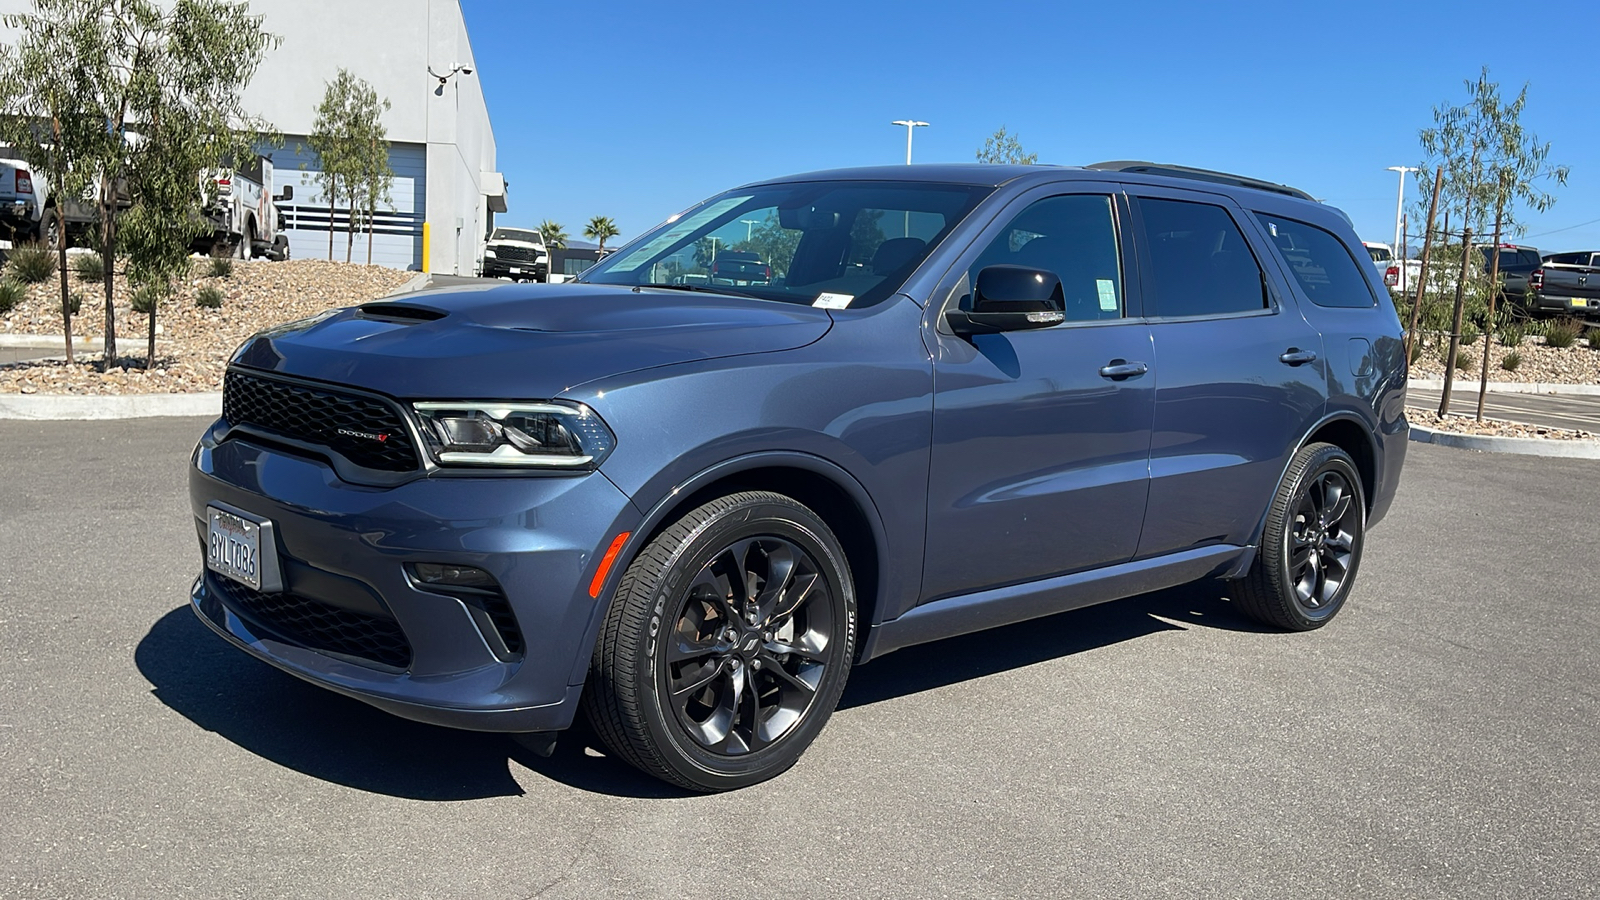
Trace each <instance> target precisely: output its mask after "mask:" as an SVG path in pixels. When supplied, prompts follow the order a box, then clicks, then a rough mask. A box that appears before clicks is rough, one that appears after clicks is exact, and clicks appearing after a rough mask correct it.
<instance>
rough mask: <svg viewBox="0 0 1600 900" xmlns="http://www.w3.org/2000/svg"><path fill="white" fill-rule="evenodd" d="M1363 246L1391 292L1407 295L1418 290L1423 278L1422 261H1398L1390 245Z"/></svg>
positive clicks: (1370, 244) (1363, 242)
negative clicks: (1420, 280)
mask: <svg viewBox="0 0 1600 900" xmlns="http://www.w3.org/2000/svg"><path fill="white" fill-rule="evenodd" d="M1361 246H1363V247H1365V248H1366V250H1367V255H1368V256H1370V257H1371V258H1372V265H1373V268H1375V269H1377V270H1378V277H1380V278H1382V279H1383V283H1384V285H1385V286H1386V287H1388V288H1389V290H1391V291H1396V292H1398V293H1407V292H1409V291H1411V290H1414V289H1415V288H1416V286H1417V279H1418V278H1421V277H1422V260H1420V259H1398V258H1396V257H1395V255H1394V250H1393V248H1391V247H1390V246H1389V245H1388V244H1380V243H1377V242H1375V241H1362V243H1361Z"/></svg>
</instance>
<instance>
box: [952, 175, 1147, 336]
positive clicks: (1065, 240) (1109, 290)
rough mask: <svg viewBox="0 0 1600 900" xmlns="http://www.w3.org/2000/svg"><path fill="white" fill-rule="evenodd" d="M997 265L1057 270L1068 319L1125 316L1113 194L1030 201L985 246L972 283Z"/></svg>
mask: <svg viewBox="0 0 1600 900" xmlns="http://www.w3.org/2000/svg"><path fill="white" fill-rule="evenodd" d="M993 265H1013V266H1028V267H1030V268H1034V269H1044V270H1046V271H1049V272H1053V273H1055V275H1056V277H1057V278H1060V279H1061V293H1062V295H1063V297H1064V298H1065V300H1066V310H1065V311H1066V321H1068V322H1094V321H1099V320H1101V319H1120V318H1122V315H1123V296H1122V259H1121V254H1120V253H1119V251H1118V246H1117V220H1116V216H1115V215H1114V213H1113V206H1112V203H1111V198H1110V197H1109V196H1106V195H1104V194H1071V195H1067V196H1062V197H1048V198H1046V199H1044V200H1040V201H1038V202H1037V203H1034V204H1032V205H1030V206H1029V207H1028V208H1027V209H1024V210H1023V211H1022V212H1020V213H1018V214H1017V216H1016V218H1014V219H1012V220H1011V221H1010V222H1009V223H1008V224H1007V225H1006V227H1005V229H1004V230H1003V231H1001V232H1000V234H999V235H998V236H997V237H995V239H994V240H993V241H991V242H990V243H989V246H988V247H986V248H984V251H983V253H982V254H980V255H979V256H978V259H977V260H976V261H975V262H974V263H973V264H972V267H971V268H970V269H969V270H968V277H969V280H968V283H969V284H973V285H975V284H977V283H978V272H979V271H981V270H982V269H983V268H984V267H985V266H993Z"/></svg>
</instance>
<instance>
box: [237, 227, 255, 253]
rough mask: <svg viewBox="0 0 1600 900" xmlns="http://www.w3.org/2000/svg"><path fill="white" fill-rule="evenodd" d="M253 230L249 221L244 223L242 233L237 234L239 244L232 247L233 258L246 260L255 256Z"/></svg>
mask: <svg viewBox="0 0 1600 900" xmlns="http://www.w3.org/2000/svg"><path fill="white" fill-rule="evenodd" d="M254 232H255V229H253V228H251V227H250V223H249V222H246V223H244V233H243V234H241V235H239V246H238V247H236V248H234V258H235V259H239V260H248V259H250V258H251V257H253V256H255V240H256V236H255V233H254Z"/></svg>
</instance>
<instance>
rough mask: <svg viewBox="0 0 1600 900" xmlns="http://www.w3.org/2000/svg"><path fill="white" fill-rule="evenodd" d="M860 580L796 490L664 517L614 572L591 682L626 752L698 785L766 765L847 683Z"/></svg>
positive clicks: (615, 743)
mask: <svg viewBox="0 0 1600 900" xmlns="http://www.w3.org/2000/svg"><path fill="white" fill-rule="evenodd" d="M855 611H856V605H855V593H854V586H853V583H852V581H851V576H850V568H849V564H848V562H847V560H846V557H845V553H844V549H843V548H842V547H841V545H840V544H839V541H838V539H837V538H836V537H835V536H834V534H833V532H832V530H830V529H829V528H828V525H827V523H825V522H824V521H823V520H822V519H821V518H820V517H818V516H817V515H816V514H815V513H813V512H812V511H811V510H809V509H807V508H806V507H805V506H803V505H801V504H800V503H798V502H796V501H795V500H793V499H791V498H789V497H785V496H782V495H780V494H772V493H766V492H755V491H752V492H745V493H739V494H733V495H730V496H727V497H722V498H720V499H717V500H714V501H712V502H710V503H707V504H705V505H703V506H701V507H699V508H697V509H695V510H693V511H692V512H690V513H688V514H687V515H685V516H683V517H682V518H681V519H679V520H678V521H676V522H675V523H673V524H672V525H671V526H669V527H668V528H666V529H665V530H663V531H662V532H661V533H660V534H659V535H658V536H656V537H655V538H654V539H653V540H652V541H650V543H649V544H648V545H646V546H645V547H644V548H643V549H642V550H641V551H640V552H639V554H638V556H637V557H635V558H634V560H633V562H632V563H631V564H630V565H629V566H628V568H627V570H626V571H625V572H624V573H623V575H622V578H621V580H620V581H619V582H618V585H617V590H616V596H615V597H614V598H613V600H612V601H611V606H610V609H609V610H608V612H607V616H606V620H605V622H604V623H603V625H602V626H601V632H600V637H599V639H598V641H597V642H596V646H595V653H594V657H593V661H592V663H591V666H590V674H589V682H588V684H587V686H586V688H585V691H584V708H585V710H586V712H587V714H588V717H589V719H590V721H591V722H592V723H593V724H594V727H595V731H596V732H597V733H598V734H599V735H600V737H601V739H602V740H603V741H604V742H605V744H606V745H607V746H608V747H610V748H611V750H612V751H613V752H614V753H616V755H618V756H619V757H621V758H622V759H624V760H626V761H627V762H629V763H631V764H632V765H634V766H636V767H638V768H639V769H642V770H643V771H645V772H648V773H650V774H652V775H655V776H656V777H658V778H662V779H664V780H666V781H668V782H671V783H673V784H676V785H679V786H681V787H684V788H688V789H690V790H697V791H719V790H730V789H733V788H739V787H744V786H746V785H750V784H754V783H756V782H759V781H764V780H766V779H768V778H771V777H773V776H775V775H777V774H779V773H781V772H783V771H784V770H786V769H788V768H789V767H790V766H792V765H794V763H795V761H796V760H798V759H799V758H800V755H801V754H802V753H803V752H804V751H805V749H806V747H807V746H809V745H810V744H811V742H812V741H813V740H814V739H815V738H816V736H817V734H818V733H819V732H820V731H821V730H822V727H823V726H824V725H825V724H826V723H827V720H828V717H829V716H830V715H831V714H832V712H833V708H834V706H835V705H837V703H838V701H839V695H840V694H841V693H843V691H844V685H845V681H846V679H847V677H848V675H849V668H850V663H851V661H852V659H853V654H854V642H855Z"/></svg>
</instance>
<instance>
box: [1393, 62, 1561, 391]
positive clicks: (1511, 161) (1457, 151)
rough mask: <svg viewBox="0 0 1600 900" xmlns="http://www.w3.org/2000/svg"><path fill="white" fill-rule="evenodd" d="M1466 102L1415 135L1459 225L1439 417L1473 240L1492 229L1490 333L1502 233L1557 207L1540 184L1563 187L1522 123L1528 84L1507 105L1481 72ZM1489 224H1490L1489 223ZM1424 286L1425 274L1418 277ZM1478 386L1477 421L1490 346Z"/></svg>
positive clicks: (1428, 173)
mask: <svg viewBox="0 0 1600 900" xmlns="http://www.w3.org/2000/svg"><path fill="white" fill-rule="evenodd" d="M1465 84H1466V87H1467V91H1468V93H1469V97H1468V99H1467V102H1466V103H1464V104H1462V105H1460V106H1444V107H1434V111H1433V120H1434V124H1433V127H1431V128H1424V129H1423V130H1422V131H1421V133H1420V138H1421V143H1422V150H1423V153H1424V154H1425V155H1426V160H1425V161H1424V163H1423V166H1422V169H1423V171H1422V172H1420V173H1419V174H1418V177H1419V178H1422V179H1427V178H1429V177H1433V173H1434V172H1435V171H1438V172H1442V173H1443V180H1442V188H1441V192H1440V203H1441V204H1442V207H1441V208H1443V209H1444V210H1446V211H1447V213H1454V214H1455V215H1456V216H1457V217H1458V219H1457V220H1458V221H1459V222H1461V223H1462V235H1461V268H1460V272H1459V274H1458V276H1457V279H1456V284H1455V294H1456V296H1455V305H1454V310H1453V315H1452V319H1451V326H1450V344H1449V350H1448V352H1447V353H1446V355H1445V374H1444V380H1445V383H1444V392H1443V396H1442V397H1441V398H1440V401H1439V414H1440V415H1445V414H1447V413H1449V411H1450V387H1451V384H1452V383H1453V381H1454V378H1455V368H1456V354H1457V352H1458V351H1459V349H1460V346H1461V326H1462V319H1463V316H1464V313H1465V306H1466V299H1467V294H1468V290H1469V281H1470V280H1474V277H1475V276H1476V275H1477V274H1478V272H1477V271H1476V269H1477V267H1476V265H1475V264H1474V262H1475V260H1474V259H1473V257H1474V256H1475V254H1474V253H1473V244H1472V236H1473V235H1477V236H1478V237H1479V238H1480V239H1482V238H1483V237H1484V236H1485V235H1486V233H1489V232H1491V229H1492V235H1493V237H1492V242H1491V243H1490V252H1489V254H1488V257H1489V263H1490V269H1491V271H1490V278H1491V279H1492V280H1491V281H1490V282H1489V284H1488V286H1487V296H1488V318H1487V321H1486V322H1485V324H1486V326H1487V327H1488V328H1493V327H1494V306H1495V301H1496V297H1497V295H1498V294H1499V292H1500V285H1499V283H1498V277H1499V256H1500V254H1499V249H1498V248H1499V244H1500V241H1501V239H1502V237H1503V236H1504V235H1505V234H1506V233H1507V232H1510V233H1516V232H1517V231H1519V230H1520V228H1521V224H1520V222H1519V220H1518V218H1517V216H1518V213H1519V212H1520V211H1521V210H1522V209H1524V208H1526V209H1529V210H1532V211H1533V212H1544V211H1545V210H1547V209H1549V208H1550V206H1551V205H1552V204H1553V203H1554V202H1555V197H1554V195H1552V194H1550V193H1549V192H1547V191H1545V190H1543V189H1542V188H1541V187H1540V183H1541V182H1554V183H1555V184H1557V185H1565V184H1566V181H1567V174H1568V169H1567V167H1565V166H1554V165H1551V164H1550V162H1549V157H1550V145H1549V144H1548V143H1541V142H1540V141H1539V140H1538V138H1537V137H1536V136H1535V135H1534V134H1533V133H1531V132H1529V131H1527V130H1526V129H1525V128H1524V127H1523V125H1522V113H1523V111H1524V109H1525V108H1526V106H1527V102H1528V87H1527V85H1523V87H1522V90H1520V91H1519V92H1518V93H1517V96H1516V97H1515V98H1513V99H1512V100H1511V101H1510V102H1505V101H1503V100H1502V99H1501V96H1500V85H1499V84H1497V83H1496V82H1493V81H1490V80H1489V70H1488V68H1487V67H1485V68H1484V69H1483V70H1482V71H1481V72H1480V73H1479V74H1478V78H1477V79H1476V80H1471V79H1468V80H1467V81H1466V82H1465ZM1491 223H1493V224H1492V225H1491ZM1422 277H1423V281H1424V283H1426V281H1427V279H1428V278H1429V275H1428V273H1423V276H1422ZM1484 356H1485V366H1484V370H1483V376H1482V381H1481V383H1480V388H1479V417H1480V418H1481V417H1482V406H1483V404H1482V399H1483V398H1482V392H1483V389H1484V387H1485V386H1486V385H1487V382H1488V367H1487V358H1488V353H1487V349H1486V351H1485V354H1484Z"/></svg>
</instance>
